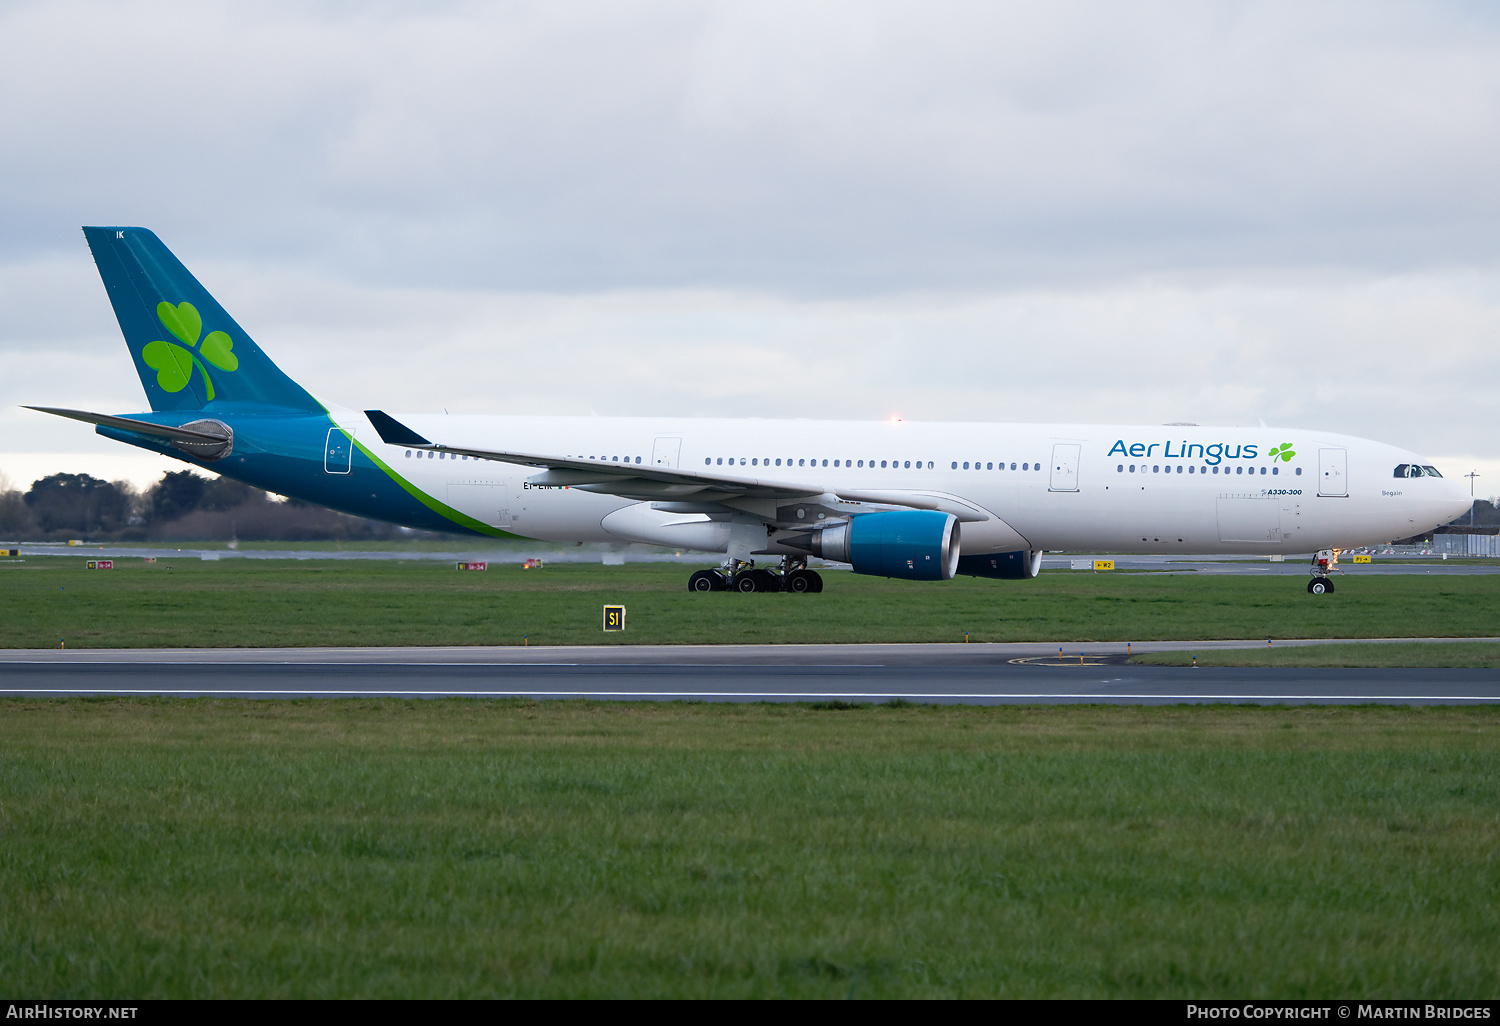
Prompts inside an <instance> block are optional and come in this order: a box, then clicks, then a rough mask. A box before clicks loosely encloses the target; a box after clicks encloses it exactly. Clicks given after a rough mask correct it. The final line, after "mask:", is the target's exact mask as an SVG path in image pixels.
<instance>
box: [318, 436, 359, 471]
mask: <svg viewBox="0 0 1500 1026" xmlns="http://www.w3.org/2000/svg"><path fill="white" fill-rule="evenodd" d="M353 462H354V443H353V442H351V441H350V440H349V436H348V435H347V434H345V433H344V430H343V429H342V428H329V429H328V442H327V444H326V445H324V446H323V473H325V474H347V473H349V468H350V467H351V466H352V465H353Z"/></svg>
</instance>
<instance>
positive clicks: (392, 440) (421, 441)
mask: <svg viewBox="0 0 1500 1026" xmlns="http://www.w3.org/2000/svg"><path fill="white" fill-rule="evenodd" d="M365 416H366V417H369V418H370V423H371V424H374V425H375V431H376V432H377V433H378V434H379V435H380V440H381V441H382V442H384V443H385V444H386V445H431V444H432V443H431V442H429V441H428V440H427V439H425V438H423V437H422V436H421V435H419V434H417V433H416V432H415V431H413V430H412V429H411V428H409V427H407V426H406V425H405V424H403V423H401V422H400V421H399V420H397V419H396V418H395V417H392V416H391V415H390V414H389V413H382V412H380V411H379V410H366V411H365Z"/></svg>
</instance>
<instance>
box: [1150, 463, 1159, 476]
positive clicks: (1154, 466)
mask: <svg viewBox="0 0 1500 1026" xmlns="http://www.w3.org/2000/svg"><path fill="white" fill-rule="evenodd" d="M1151 473H1153V474H1160V473H1161V465H1160V464H1156V463H1153V464H1152V465H1151Z"/></svg>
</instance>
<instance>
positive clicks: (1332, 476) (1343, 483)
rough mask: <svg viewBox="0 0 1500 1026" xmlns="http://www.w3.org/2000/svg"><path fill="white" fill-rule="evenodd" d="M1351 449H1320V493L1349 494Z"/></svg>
mask: <svg viewBox="0 0 1500 1026" xmlns="http://www.w3.org/2000/svg"><path fill="white" fill-rule="evenodd" d="M1348 469H1349V450H1348V449H1319V450H1318V494H1319V495H1348V494H1349V480H1348Z"/></svg>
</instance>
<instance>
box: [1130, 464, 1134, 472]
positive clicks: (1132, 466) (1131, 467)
mask: <svg viewBox="0 0 1500 1026" xmlns="http://www.w3.org/2000/svg"><path fill="white" fill-rule="evenodd" d="M1130 472H1131V473H1132V474H1134V473H1135V464H1134V463H1132V464H1131V465H1130Z"/></svg>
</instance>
